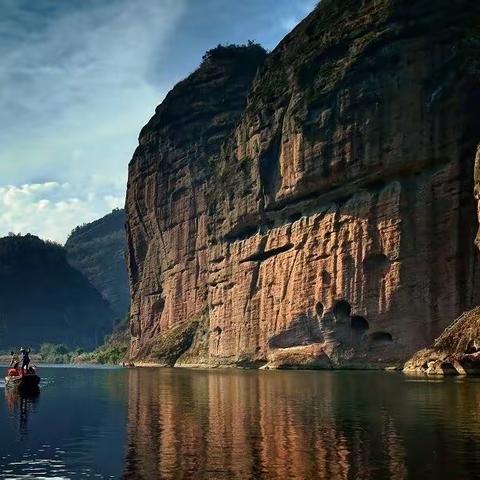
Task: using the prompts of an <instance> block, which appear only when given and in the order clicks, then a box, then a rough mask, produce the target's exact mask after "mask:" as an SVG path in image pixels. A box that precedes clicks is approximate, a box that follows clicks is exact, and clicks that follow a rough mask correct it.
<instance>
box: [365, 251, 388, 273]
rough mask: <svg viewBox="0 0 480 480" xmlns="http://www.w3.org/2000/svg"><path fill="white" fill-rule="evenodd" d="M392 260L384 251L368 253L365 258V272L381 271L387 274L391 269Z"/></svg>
mask: <svg viewBox="0 0 480 480" xmlns="http://www.w3.org/2000/svg"><path fill="white" fill-rule="evenodd" d="M391 264H392V262H391V260H390V259H389V258H388V257H387V256H386V255H385V254H383V253H375V254H372V255H367V256H366V257H365V258H364V260H363V272H364V273H365V274H368V273H376V272H378V273H380V274H381V275H385V274H386V273H387V272H388V271H389V270H390V266H391Z"/></svg>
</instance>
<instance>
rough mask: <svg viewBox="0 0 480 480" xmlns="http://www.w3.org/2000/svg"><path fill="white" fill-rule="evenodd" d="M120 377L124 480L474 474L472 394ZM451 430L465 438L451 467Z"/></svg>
mask: <svg viewBox="0 0 480 480" xmlns="http://www.w3.org/2000/svg"><path fill="white" fill-rule="evenodd" d="M130 374H131V376H130V396H129V426H128V435H129V442H128V451H127V458H126V467H125V477H124V478H126V479H134V478H135V479H137V478H165V479H174V478H204V479H207V478H208V479H210V478H215V479H219V478H222V479H224V478H225V479H226V478H229V479H245V478H255V479H262V478H264V479H274V478H293V479H306V478H308V479H325V480H343V479H359V478H361V479H363V480H368V479H380V478H385V479H386V478H389V479H394V480H401V479H407V478H413V477H412V475H414V473H415V472H418V471H421V472H423V473H422V478H440V477H439V474H441V478H444V479H448V478H451V479H454V478H469V472H470V473H471V471H470V470H471V469H472V470H473V469H474V468H478V465H477V466H474V465H473V464H472V457H471V452H472V451H473V450H474V449H478V448H480V435H478V434H477V432H479V431H480V429H479V428H478V420H477V422H476V423H475V422H473V423H472V421H471V419H470V418H469V415H472V412H475V401H479V400H480V388H479V387H475V385H473V386H471V385H470V386H469V385H465V386H464V385H462V386H460V387H459V386H458V385H455V384H453V383H452V384H451V386H452V387H455V388H450V386H448V385H444V386H443V387H442V388H441V389H439V388H438V385H435V384H432V383H431V384H428V383H415V382H407V381H406V380H405V378H404V377H401V376H397V375H392V376H387V375H379V374H368V373H367V374H351V373H345V374H343V373H340V374H339V373H337V374H331V373H322V374H320V375H319V374H315V373H311V372H294V373H290V372H285V373H283V372H282V373H280V374H279V373H278V372H277V373H270V372H265V373H262V372H235V371H232V372H215V371H212V372H204V371H202V372H191V371H178V370H172V371H170V370H165V371H161V372H159V371H142V370H135V371H132V372H131V373H130ZM467 390H468V391H467ZM462 392H463V393H462ZM469 404H470V405H469ZM446 411H448V412H449V414H448V415H445V414H444V413H443V412H446ZM452 416H453V418H454V420H453V421H451V422H450V420H449V419H451V418H452ZM458 425H460V426H464V427H465V428H466V429H472V432H471V433H472V436H470V437H469V446H468V451H467V450H466V451H465V456H464V458H463V457H462V458H460V459H459V458H458V455H457V456H455V454H454V453H453V452H454V451H457V452H458V449H462V448H464V447H462V445H461V444H458V445H453V444H452V442H461V441H462V440H461V439H460V437H458V435H457V436H456V429H457V428H458ZM475 430H476V431H475ZM472 449H473V450H472ZM433 452H441V453H442V457H441V458H438V457H435V456H434V455H435V454H434V453H433ZM430 475H431V476H430Z"/></svg>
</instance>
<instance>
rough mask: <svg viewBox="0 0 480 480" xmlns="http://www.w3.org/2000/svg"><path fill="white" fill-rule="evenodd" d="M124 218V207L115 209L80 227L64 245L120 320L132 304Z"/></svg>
mask: <svg viewBox="0 0 480 480" xmlns="http://www.w3.org/2000/svg"><path fill="white" fill-rule="evenodd" d="M125 221H126V220H125V210H123V209H122V210H113V211H112V213H109V214H108V215H106V216H105V217H103V218H100V219H99V220H96V221H95V222H92V223H88V224H86V225H82V226H80V227H77V228H76V229H75V230H74V231H73V232H72V234H71V235H70V237H69V238H68V240H67V242H66V244H65V248H66V250H67V259H68V262H69V263H70V265H72V266H73V267H74V268H76V269H77V270H79V271H80V272H82V274H83V275H84V276H85V277H86V278H87V279H88V280H89V281H90V282H91V283H92V284H93V285H94V286H95V288H96V289H97V290H98V291H99V292H100V293H101V294H102V296H103V297H104V298H105V300H106V301H107V302H108V303H109V304H110V307H111V308H112V309H113V311H114V312H115V314H116V317H117V318H118V320H120V319H123V318H124V317H125V315H126V314H127V313H128V308H129V306H130V291H129V286H128V274H127V267H126V264H125V255H126V249H127V241H126V235H125Z"/></svg>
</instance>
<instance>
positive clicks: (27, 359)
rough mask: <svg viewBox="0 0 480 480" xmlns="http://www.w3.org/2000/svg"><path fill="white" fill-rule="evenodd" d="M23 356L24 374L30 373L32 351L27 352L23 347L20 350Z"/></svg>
mask: <svg viewBox="0 0 480 480" xmlns="http://www.w3.org/2000/svg"><path fill="white" fill-rule="evenodd" d="M20 353H21V354H22V372H23V371H25V373H28V366H29V365H30V349H28V350H25V349H24V348H23V347H22V348H21V349H20Z"/></svg>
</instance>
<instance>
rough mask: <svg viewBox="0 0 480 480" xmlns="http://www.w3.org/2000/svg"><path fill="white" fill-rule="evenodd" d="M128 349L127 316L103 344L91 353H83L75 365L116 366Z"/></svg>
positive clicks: (125, 356) (122, 359) (76, 359)
mask: <svg viewBox="0 0 480 480" xmlns="http://www.w3.org/2000/svg"><path fill="white" fill-rule="evenodd" d="M129 348H130V331H129V316H128V315H127V316H126V317H125V319H124V320H123V321H122V322H121V323H120V324H119V325H118V326H117V328H116V330H115V331H114V332H113V333H112V335H109V336H108V337H106V339H105V343H104V344H103V345H101V346H100V347H98V348H97V349H96V350H94V351H93V352H89V353H84V354H82V355H79V356H78V357H76V358H75V360H74V361H75V362H77V363H100V364H110V365H118V364H119V363H121V362H123V361H124V360H125V359H126V358H127V355H128V350H129Z"/></svg>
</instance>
